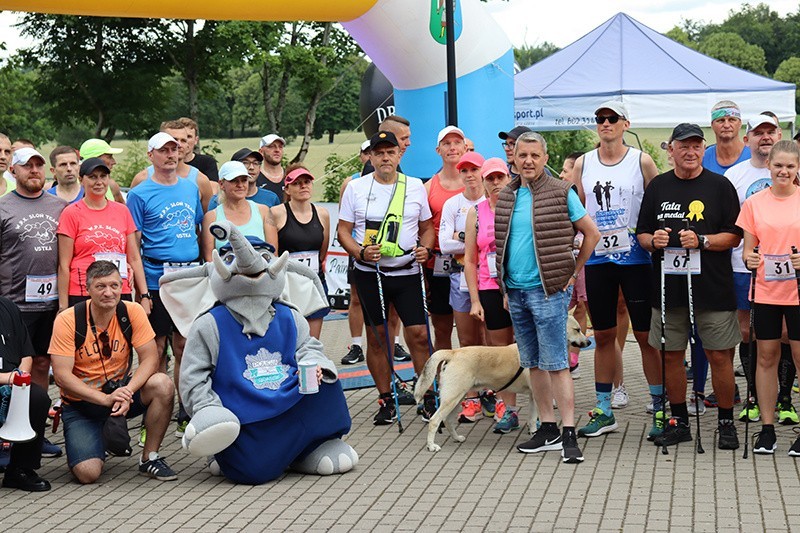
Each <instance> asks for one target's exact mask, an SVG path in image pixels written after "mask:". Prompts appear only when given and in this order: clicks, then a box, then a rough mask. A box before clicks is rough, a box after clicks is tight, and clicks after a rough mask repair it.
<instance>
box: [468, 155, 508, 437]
mask: <svg viewBox="0 0 800 533" xmlns="http://www.w3.org/2000/svg"><path fill="white" fill-rule="evenodd" d="M481 177H482V179H483V187H484V189H485V190H486V196H487V199H486V200H484V201H483V202H481V203H479V204H478V205H476V206H475V208H474V209H470V210H469V213H467V222H466V229H465V236H464V244H465V248H464V277H465V278H466V282H467V287H468V288H469V298H470V303H471V309H470V315H471V316H472V317H473V318H475V319H477V320H480V321H481V322H483V325H484V329H485V330H486V342H487V343H488V344H489V346H507V345H509V344H512V343H513V342H514V330H513V328H512V326H511V316H510V315H509V314H508V311H507V310H506V309H505V307H504V306H503V295H502V294H501V293H500V287H499V285H498V284H497V269H496V265H495V253H496V251H495V250H496V248H495V240H494V208H495V205H496V204H497V197H498V196H499V194H500V191H501V190H503V188H504V187H505V186H506V185H508V183H509V182H510V181H511V176H509V174H508V166H507V165H506V163H505V162H504V161H503V160H502V159H500V158H497V157H493V158H491V159H487V160H486V161H485V162H484V164H483V166H482V167H481ZM497 396H498V397H499V399H500V400H501V401H498V402H497V407H496V409H495V413H496V414H495V417H496V418H497V419H498V422H497V424H496V425H495V428H494V431H495V433H509V432H511V431H513V430H515V429H519V417H518V414H517V406H516V404H517V395H516V394H515V393H513V392H500V393H498V395H497Z"/></svg>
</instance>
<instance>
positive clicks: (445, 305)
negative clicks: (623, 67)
mask: <svg viewBox="0 0 800 533" xmlns="http://www.w3.org/2000/svg"><path fill="white" fill-rule="evenodd" d="M425 279H426V280H427V281H428V289H427V290H428V293H427V295H428V311H430V313H431V314H432V315H452V314H453V308H452V307H450V276H444V277H441V276H434V275H433V269H430V268H426V269H425Z"/></svg>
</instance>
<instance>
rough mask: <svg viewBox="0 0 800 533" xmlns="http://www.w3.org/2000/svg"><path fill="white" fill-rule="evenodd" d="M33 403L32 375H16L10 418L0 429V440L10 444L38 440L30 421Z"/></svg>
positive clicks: (24, 373) (9, 407) (19, 373)
mask: <svg viewBox="0 0 800 533" xmlns="http://www.w3.org/2000/svg"><path fill="white" fill-rule="evenodd" d="M30 403H31V375H30V374H28V373H27V372H18V373H16V374H14V380H13V387H12V388H11V403H10V404H9V406H8V416H7V417H6V421H5V423H4V424H3V426H2V427H0V440H5V441H8V442H27V441H29V440H33V439H35V438H36V432H35V431H34V430H33V428H32V427H31V422H30V419H29V412H30Z"/></svg>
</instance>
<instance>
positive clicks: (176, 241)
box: [127, 179, 203, 290]
mask: <svg viewBox="0 0 800 533" xmlns="http://www.w3.org/2000/svg"><path fill="white" fill-rule="evenodd" d="M127 205H128V209H129V210H130V212H131V217H133V222H134V223H135V224H136V229H138V230H139V231H141V232H142V257H143V259H144V261H143V263H144V273H145V277H146V278H147V288H148V289H150V290H158V278H160V277H161V276H162V275H163V274H164V267H163V265H158V264H154V263H153V262H151V261H148V260H147V259H148V258H150V259H154V260H156V261H171V262H180V263H184V262H190V261H196V260H197V259H198V258H199V257H200V246H199V243H198V242H197V235H198V234H197V226H198V225H199V224H200V223H202V221H203V206H202V204H201V203H200V190H199V189H198V188H197V185H195V184H194V183H192V182H190V181H188V180H185V179H179V180H178V182H177V183H176V184H174V185H162V184H160V183H156V182H155V181H153V180H151V179H147V180H145V181H143V182H142V183H140V184H139V185H138V186H136V187H134V188H133V189H131V190H130V192H129V193H128V201H127Z"/></svg>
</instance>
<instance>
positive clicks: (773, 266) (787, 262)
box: [764, 254, 795, 281]
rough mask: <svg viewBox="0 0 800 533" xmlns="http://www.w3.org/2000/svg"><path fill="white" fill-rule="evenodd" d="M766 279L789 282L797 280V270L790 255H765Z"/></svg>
mask: <svg viewBox="0 0 800 533" xmlns="http://www.w3.org/2000/svg"><path fill="white" fill-rule="evenodd" d="M764 279H765V280H767V281H787V280H793V279H795V270H794V268H793V267H792V261H791V259H789V254H783V255H767V254H764Z"/></svg>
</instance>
